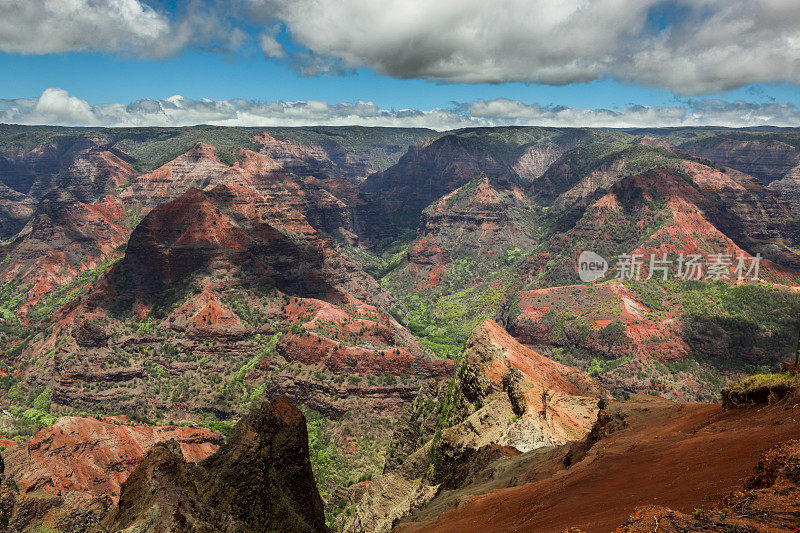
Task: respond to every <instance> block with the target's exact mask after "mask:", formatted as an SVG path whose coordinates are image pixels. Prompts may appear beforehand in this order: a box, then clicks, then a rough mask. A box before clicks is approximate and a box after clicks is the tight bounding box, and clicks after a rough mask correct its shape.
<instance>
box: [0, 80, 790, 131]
mask: <svg viewBox="0 0 800 533" xmlns="http://www.w3.org/2000/svg"><path fill="white" fill-rule="evenodd" d="M0 122H2V123H12V124H50V125H63V126H190V125H196V124H213V125H219V126H311V125H331V126H348V125H362V126H401V127H420V128H432V129H436V130H448V129H455V128H465V127H482V126H507V125H517V126H523V125H537V126H574V127H590V126H592V127H618V128H628V127H656V126H705V125H715V126H729V127H742V126H764V125H771V126H796V125H797V124H798V123H800V109H797V108H796V107H795V106H794V105H793V104H788V103H776V102H770V103H764V104H755V103H749V102H741V101H737V102H726V101H722V100H690V101H688V102H686V103H685V104H683V105H676V106H630V107H626V108H622V109H585V108H577V107H565V106H543V105H539V104H529V103H524V102H520V101H518V100H509V99H505V98H497V99H494V100H477V101H474V102H462V103H457V104H454V105H453V106H452V107H451V108H448V109H442V108H436V109H428V110H420V109H402V110H394V109H392V110H389V109H383V108H381V107H379V106H378V105H376V104H375V103H373V102H364V101H358V102H341V103H338V104H330V103H328V102H324V101H319V100H307V101H298V102H271V103H264V102H258V101H254V100H246V99H241V98H236V99H231V100H211V99H207V98H204V99H200V100H193V99H190V98H184V97H183V96H180V95H176V96H171V97H169V98H164V99H161V100H139V101H136V102H133V103H130V104H122V103H109V104H101V105H90V104H89V103H88V102H86V101H85V100H82V99H80V98H78V97H75V96H72V95H70V94H68V93H67V92H66V91H64V90H63V89H57V88H49V89H46V90H45V91H44V92H42V94H41V95H39V96H38V97H36V98H20V99H13V100H0Z"/></svg>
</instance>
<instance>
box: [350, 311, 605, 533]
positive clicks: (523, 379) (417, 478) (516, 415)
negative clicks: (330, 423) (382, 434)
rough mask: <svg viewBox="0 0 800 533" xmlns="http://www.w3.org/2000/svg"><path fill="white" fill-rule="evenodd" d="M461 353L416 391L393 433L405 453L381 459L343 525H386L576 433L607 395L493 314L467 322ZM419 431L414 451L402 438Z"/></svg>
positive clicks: (381, 528)
mask: <svg viewBox="0 0 800 533" xmlns="http://www.w3.org/2000/svg"><path fill="white" fill-rule="evenodd" d="M459 361H460V364H459V365H458V368H457V369H456V373H455V376H454V377H453V381H452V382H451V383H449V384H448V383H443V384H442V385H441V386H439V387H436V391H435V393H434V391H433V390H431V387H423V388H422V389H421V390H420V395H419V396H418V398H417V401H415V404H414V409H416V410H417V411H418V412H417V413H415V414H412V415H411V416H407V417H405V422H406V426H407V427H403V426H402V425H399V426H398V428H397V430H396V433H395V439H394V440H395V444H393V450H394V451H397V452H400V454H399V455H401V456H402V457H403V458H402V460H387V467H386V470H385V472H384V475H383V476H380V477H378V478H375V479H374V480H373V482H372V483H371V484H370V486H369V487H368V488H367V489H366V490H365V491H364V494H363V496H362V497H361V500H360V501H359V503H358V504H357V505H356V506H355V508H354V512H353V513H352V515H351V516H349V517H346V518H345V519H344V520H343V523H342V527H343V529H344V531H370V532H385V531H390V530H391V529H392V527H393V526H394V525H396V524H397V523H398V522H399V521H400V520H401V519H402V518H403V517H404V516H407V515H409V514H410V513H413V512H414V511H415V510H416V509H419V508H422V507H423V506H425V505H426V504H427V503H429V502H430V501H431V500H432V499H434V498H436V497H437V495H438V494H440V493H441V491H442V490H443V489H444V490H449V489H459V488H463V487H465V486H467V485H469V484H471V483H473V482H475V481H476V480H477V479H479V477H480V472H481V471H483V470H484V469H485V468H486V467H487V466H489V465H490V464H491V463H493V462H494V461H496V460H497V459H500V458H508V457H515V456H518V455H520V454H521V453H525V452H531V451H534V450H536V451H539V450H543V451H547V450H554V449H556V448H557V447H559V446H561V445H564V444H568V443H572V442H577V441H581V440H582V439H584V438H586V437H587V436H588V435H589V434H590V432H591V431H592V429H593V428H594V427H595V426H596V422H597V420H598V415H599V413H600V412H601V406H602V405H603V402H604V400H605V399H607V398H609V397H610V396H609V394H608V392H606V391H605V390H604V389H603V388H602V387H601V386H600V385H599V384H598V383H597V382H596V381H595V380H593V379H592V378H590V377H589V376H588V375H586V374H585V373H583V372H581V371H579V370H575V369H573V368H570V367H567V366H564V365H562V364H560V363H557V362H555V361H552V360H550V359H548V358H546V357H544V356H542V355H540V354H538V353H537V352H535V351H533V350H531V349H529V348H527V347H525V346H523V345H522V344H520V343H519V342H517V341H516V340H514V338H513V337H511V335H509V334H508V333H507V332H506V331H505V330H504V329H503V328H502V327H500V326H499V325H498V324H496V323H495V322H494V321H492V320H486V321H485V322H483V323H482V324H480V325H479V326H478V327H476V328H475V330H473V332H472V334H471V335H470V337H469V339H468V340H467V343H466V345H465V347H464V351H463V352H462V354H461V356H460V359H459ZM432 393H434V394H435V396H434V397H431V394H432ZM431 409H432V410H433V412H432V413H431V412H430V410H431ZM437 411H438V413H437ZM420 412H421V415H422V416H415V415H419V414H420ZM430 419H438V420H439V422H437V427H435V428H431V427H429V424H428V423H427V421H428V420H430ZM419 434H423V435H426V436H427V440H426V442H424V444H422V445H421V446H419V447H418V448H417V449H416V450H415V451H410V450H409V449H408V448H409V447H408V446H407V445H406V443H408V442H412V441H413V440H415V437H416V435H419ZM394 455H395V454H392V453H391V452H390V458H392V457H393V456H394Z"/></svg>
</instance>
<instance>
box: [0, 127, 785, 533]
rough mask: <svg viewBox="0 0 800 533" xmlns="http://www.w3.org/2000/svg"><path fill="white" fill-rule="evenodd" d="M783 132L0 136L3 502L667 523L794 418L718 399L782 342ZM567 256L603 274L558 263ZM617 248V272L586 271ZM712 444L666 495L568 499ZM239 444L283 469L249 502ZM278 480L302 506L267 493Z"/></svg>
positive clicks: (420, 519) (82, 517) (661, 490)
mask: <svg viewBox="0 0 800 533" xmlns="http://www.w3.org/2000/svg"><path fill="white" fill-rule="evenodd" d="M797 147H800V134H798V133H797V131H795V130H794V129H782V130H774V131H773V130H771V129H768V128H767V129H763V128H752V129H741V130H728V129H723V128H717V129H715V128H702V129H692V128H675V129H622V130H620V129H599V128H598V129H592V128H540V127H508V128H468V129H463V130H455V131H445V132H434V131H432V130H421V129H401V128H374V129H370V128H359V127H341V128H335V127H308V128H222V127H211V126H197V127H191V128H159V129H148V128H141V129H135V128H132V129H103V128H89V129H77V128H76V129H70V128H47V127H42V128H25V127H22V126H0V238H2V239H3V240H2V241H0V353H1V354H2V357H1V358H0V397H1V398H2V399H1V400H0V401H1V402H2V407H3V408H4V409H6V411H5V414H4V415H3V417H5V422H3V424H0V433H2V435H3V439H4V440H3V441H2V442H3V443H5V444H3V446H5V450H4V451H3V453H2V457H3V460H4V465H5V468H4V478H3V482H2V491H0V507H2V510H3V513H4V516H5V517H6V518H7V519H8V520H10V522H8V524H11V526H10V527H13V528H15V529H17V530H34V529H35V528H36V527H53V528H56V529H59V528H60V529H65V530H68V529H69V528H70V527H77V526H76V524H92V525H93V526H92V527H95V526H94V525H96V524H97V523H100V524H102V527H110V528H118V529H125V528H134V529H136V528H139V529H141V530H147V531H149V530H158V529H159V528H161V529H164V528H167V529H169V528H180V527H194V528H195V529H196V530H203V528H206V529H208V528H213V524H225V526H224V527H225V528H227V529H226V530H230V531H239V530H253V529H252V528H254V527H262V528H267V529H268V528H270V527H272V528H279V527H284V526H281V525H280V524H288V523H290V522H291V521H290V522H285V520H288V519H287V518H286V517H287V516H293V517H296V516H299V515H298V512H299V511H297V509H299V508H303V509H305V510H313V513H311V514H309V515H304V514H302V513H300V515H302V519H298V521H297V522H296V523H294V522H292V524H293V525H291V526H285V527H289V528H290V529H292V528H294V529H293V530H298V531H300V530H309V531H320V530H324V528H331V529H334V530H341V531H389V530H391V529H392V528H399V530H400V531H422V530H429V529H427V528H430V530H442V531H449V530H454V529H455V528H461V529H466V530H475V531H492V530H498V531H500V530H502V531H511V530H513V527H518V528H521V529H519V530H536V531H540V530H541V531H545V530H547V531H549V530H552V531H563V530H566V529H568V528H569V527H575V528H579V529H581V530H586V531H608V530H611V529H613V528H615V527H617V526H620V524H623V523H625V521H626V520H627V519H628V515H629V514H630V513H633V512H634V507H636V506H637V505H643V503H642V502H648V503H652V502H651V499H652V497H653V496H651V494H655V495H656V497H657V500H658V501H657V502H656V503H657V504H658V505H659V506H660V507H658V509H655V508H642V509H639V510H638V511H636V512H638V513H640V515H641V516H647V517H648V518H647V520H650V521H652V520H656V519H659V520H660V518H659V517H662V516H667V515H669V513H673V514H672V515H669V516H673V515H674V517H675V519H674V521H675V523H679V524H682V523H684V522H685V521H687V520H691V519H692V518H691V517H688V516H684V515H687V513H690V512H691V511H692V509H691V508H689V507H688V506H689V505H692V504H693V503H692V502H698V503H697V505H702V506H703V507H704V508H705V507H708V506H709V505H711V503H713V502H712V500H714V498H720V497H722V496H724V495H725V494H727V492H730V491H732V490H734V489H735V488H736V487H740V486H741V483H738V482H739V481H740V480H741V479H740V478H742V477H743V476H745V475H746V474H747V473H748V472H750V471H751V470H752V469H753V468H754V467H755V466H754V465H755V463H756V461H757V459H758V457H759V455H760V454H762V453H768V450H769V449H770V448H771V447H773V446H779V445H781V444H782V443H784V442H788V441H789V440H791V439H793V438H797V437H798V436H800V435H798V434H797V432H796V430H797V421H796V416H795V412H794V411H793V410H792V409H793V407H791V405H789V403H787V402H786V401H783V400H782V401H781V402H777V403H776V402H769V403H767V404H761V405H762V407H748V406H745V407H741V408H740V407H736V408H734V407H732V406H728V407H726V408H723V407H721V406H720V405H719V402H720V401H721V397H720V390H721V389H723V387H724V386H725V384H726V383H727V382H731V381H736V380H738V379H741V378H743V377H745V376H747V375H749V374H754V373H763V372H767V371H769V370H772V369H777V366H778V364H779V363H780V362H781V361H784V360H787V359H789V358H790V357H792V356H793V354H794V351H795V349H796V344H797V333H796V332H797V328H798V327H800V323H798V319H797V317H798V316H800V289H799V287H800V252H798V250H800V221H799V220H798V218H797V213H798V209H800V208H799V207H798V205H797V198H798V196H797V187H796V185H797V183H796V181H797V180H796V177H797V175H798V174H797V167H798V165H800V155H798V154H800V152H798V150H800V148H797ZM584 250H592V251H594V252H595V253H596V254H599V255H600V256H602V257H603V258H604V259H606V260H607V261H608V263H609V267H611V268H610V270H609V272H608V273H607V274H606V275H605V276H604V277H601V278H600V279H598V280H596V281H592V282H584V281H581V280H580V279H579V276H578V268H577V261H578V257H579V255H580V253H581V252H582V251H584ZM632 256H636V257H641V258H642V264H641V265H640V266H641V268H640V270H639V273H640V274H641V276H632V275H628V276H626V275H624V273H622V274H621V273H620V271H619V269H618V268H616V269H615V268H613V267H614V266H615V265H614V263H615V262H618V261H615V259H616V260H618V259H619V258H622V257H628V258H630V257H632ZM651 256H652V257H657V258H662V260H663V261H665V262H667V263H668V264H669V265H670V269H669V270H668V271H667V272H666V274H664V276H663V277H662V276H661V275H656V274H657V273H658V271H656V270H654V268H653V264H651V263H650V257H651ZM688 257H694V258H695V261H698V262H700V263H702V264H703V265H704V268H706V270H703V271H702V272H701V273H700V275H699V276H697V278H696V279H687V278H686V277H681V276H679V275H678V274H679V272H678V271H677V268H678V267H677V265H678V260H679V258H680V261H684V260H685V258H688ZM715 261H718V262H720V261H725V264H724V265H723V266H725V267H727V268H726V269H723V270H721V271H720V272H719V276H713V275H712V274H711V272H712V271H711V270H708V269H710V268H711V266H710V265H712V263H714V262H715ZM737 262H741V263H742V264H745V263H746V264H747V265H753V264H755V263H758V267H759V268H758V271H757V273H756V274H754V273H753V272H750V275H748V276H744V275H738V274H737V273H736V272H735V270H734V267H736V265H737ZM265 400H267V403H264V401H265ZM270 400H271V401H272V403H269V401H270ZM675 402H677V403H675ZM698 402H699V403H698ZM295 406H297V407H295ZM248 413H250V414H248ZM781 417H783V419H785V420H786V422H785V423H781V424H777V423H776V424H774V427H773V425H771V424H772V422H771V421H774V420H778V419H781ZM0 418H2V417H0ZM266 421H268V422H266ZM237 423H238V425H237ZM271 425H276V427H279V428H281V429H280V430H276V431H277V433H274V434H273V433H270V432H271V431H272V429H270V427H271ZM268 426H269V427H268ZM237 428H238V429H237ZM748 428H749V429H752V431H753V432H755V433H754V434H757V435H758V439H760V440H759V443H758V446H751V447H748V446H747V442H748V441H747V437H746V433H747V430H748ZM276 438H277V439H279V440H282V439H284V438H286V439H288V444H287V445H286V446H285V447H280V446H278V448H275V447H274V446H277V445H276V444H275V443H274V440H275V439H276ZM270 443H271V444H270ZM659 443H668V444H667V446H666V448H667V449H666V451H662V450H660V449H659V446H658V445H659ZM714 446H726V447H728V448H729V449H728V452H726V454H723V455H721V457H720V459H719V461H716V462H712V463H710V466H709V469H710V470H708V472H712V473H713V474H703V473H702V472H698V473H697V474H696V475H695V477H693V478H691V479H690V480H689V481H687V488H686V490H684V489H682V488H680V489H679V488H677V487H673V488H670V487H671V486H670V487H664V486H661V485H659V486H658V487H657V490H656V489H653V490H655V492H648V490H649V489H648V488H647V487H644V486H642V487H637V488H636V490H635V491H632V492H631V495H630V496H628V497H627V499H625V498H620V499H619V500H618V501H617V500H615V501H614V503H613V504H609V505H607V506H603V505H601V504H600V503H599V502H593V500H591V499H590V498H588V497H586V498H585V499H584V500H581V501H578V500H580V498H581V497H580V495H582V494H584V493H585V490H583V489H582V488H581V487H584V486H587V485H591V486H601V485H602V483H606V484H607V486H606V485H603V486H604V487H606V488H605V489H603V490H604V491H605V492H607V493H613V492H614V491H615V490H616V489H615V487H616V485H614V483H620V482H621V481H620V477H619V476H617V477H615V476H611V475H609V474H608V473H609V472H611V471H613V470H617V469H621V468H622V467H621V466H620V465H625V466H626V468H630V469H631V470H630V472H631V474H630V475H633V476H643V475H644V474H643V473H645V472H647V471H648V470H647V468H649V467H648V466H647V465H648V464H650V463H648V461H652V465H654V466H652V468H653V470H652V472H662V474H660V475H664V476H671V475H676V476H677V472H679V471H680V469H681V468H683V467H684V465H685V464H687V463H686V462H684V463H681V462H680V461H679V457H700V456H701V455H702V454H705V453H712V450H713V447H714ZM786 446H789V445H786ZM266 449H269V450H272V451H270V452H269V453H270V454H271V455H270V456H271V457H273V459H275V457H277V456H276V455H275V454H276V453H277V454H278V455H281V456H285V459H286V460H285V461H283V462H282V461H279V460H277V459H275V461H274V465H273V466H269V467H268V470H269V472H272V473H271V474H270V476H268V477H269V480H270V481H268V482H265V483H262V484H258V485H257V488H255V487H254V488H253V489H252V490H253V491H252V492H251V493H247V489H246V488H245V487H242V486H239V485H238V484H236V483H234V484H233V485H232V487H233V488H230V487H229V488H225V487H223V486H222V485H220V484H219V483H218V482H217V481H215V479H216V478H215V476H216V475H220V476H223V475H224V476H231V479H233V477H235V476H238V475H241V471H240V470H237V468H236V467H235V465H234V463H235V461H237V460H239V459H241V460H243V461H245V460H247V461H250V460H252V461H255V459H254V458H253V457H250V456H248V455H247V454H248V453H256V454H258V453H262V451H263V450H266ZM673 449H674V453H672V450H673ZM65 450H74V452H68V453H65ZM259 450H261V451H259ZM276 450H278V451H276ZM679 450H685V451H686V453H685V454H684V455H680V454H679V453H678V451H679ZM782 450H783V451H780V452H774V453H773V455H772V456H769V457H772V459H770V460H778V459H775V458H776V457H778V458H781V459H780V461H784V462H785V461H789V462H791V459H787V457H791V456H792V454H793V453H795V452H794V451H793V450H794V448H791V447H789V448H785V449H783V448H782ZM787 450H788V451H787ZM264 453H266V452H264ZM787 454H788V455H787ZM248 457H250V458H249V459H248ZM765 457H766V456H765ZM614 458H617V459H614ZM615 461H618V462H615ZM687 461H688V460H687ZM726 461H727V462H732V463H735V468H733V467H731V468H729V469H726V468H727V467H724V465H723V463H725V462H726ZM726 464H727V463H726ZM265 468H267V467H265ZM765 468H766V467H765ZM637 469H638V470H637ZM659 469H662V470H659ZM170 472H175V473H177V474H176V475H177V477H176V478H175V479H173V478H171V476H170V474H169V473H170ZM276 472H281V474H275V473H276ZM287 472H291V474H290V475H293V476H296V477H298V479H302V480H304V481H303V484H302V487H301V488H299V489H298V491H297V492H294V493H292V496H291V498H290V500H291V502H296V503H297V504H298V505H300V507H294V505H295V503H291V502H289V507H288V508H284V507H281V505H282V504H278V503H276V501H275V500H274V494H275V493H276V492H277V493H286V491H288V490H289V489H288V488H287V487H285V486H282V485H281V484H280V483H277V484H275V483H273V482H272V481H271V480H273V478H272V477H271V476H273V474H274V475H286V473H287ZM706 475H707V476H708V477H704V476H706ZM712 475H713V476H716V478H715V479H716V481H717V482H716V484H713V483H712V481H713V480H712V478H711V476H712ZM784 481H785V482H787V483H791V482H792V481H791V479H789V480H788V481H786V480H784ZM259 483H260V482H259ZM559 483H563V484H566V485H568V486H570V487H573V489H570V491H571V492H570V493H571V494H574V495H575V496H574V498H573V499H570V498H564V497H563V494H561V493H560V492H559V491H561V490H562V489H560V488H558V487H560V486H561V485H559ZM737 483H738V484H737ZM598 484H600V485H598ZM762 484H763V483H762ZM712 485H713V486H712ZM188 486H192V487H195V488H194V489H191V490H190V489H187V488H186V487H188ZM747 486H748V487H751V488H749V489H746V490H756V489H753V488H752V487H755V486H756V484H755V482H753V483H751V484H749V485H747ZM759 486H760V485H759ZM771 486H772V485H770V487H771ZM770 487H767V486H766V485H765V486H764V490H768V489H769V488H770ZM598 490H599V489H598ZM759 490H760V489H759ZM193 491H197V492H193ZM219 491H221V492H219ZM226 491H228V492H226ZM231 491H233V492H231ZM234 492H237V493H238V492H241V493H243V494H244V493H247V494H248V496H247V498H250V499H252V500H253V501H258V502H261V503H260V504H259V505H261V504H263V505H264V506H265V508H269V509H272V510H271V511H269V512H270V513H272V514H271V515H270V516H274V517H275V518H274V520H275V522H274V523H273V522H269V523H261V524H258V525H256V523H255V522H254V521H253V517H252V515H250V514H248V513H250V512H251V511H252V510H251V511H248V510H246V509H243V508H241V507H237V505H238V504H237V503H236V496H235V495H234ZM223 493H224V495H223V496H224V497H223V496H220V498H221V501H223V500H224V502H227V503H224V504H219V502H218V501H217V500H214V501H212V500H211V499H209V498H210V496H208V495H209V494H223ZM559 498H560V499H561V501H563V503H561V504H558V505H553V506H545V507H547V508H546V509H545V508H544V507H541V506H540V507H535V508H534V507H531V506H530V505H528V502H531V501H534V500H535V501H551V500H552V501H555V500H556V499H559ZM648 498H651V499H648ZM714 501H716V500H714ZM576 502H577V503H576ZM719 509H722V507H720V508H719ZM709 512H712V511H709ZM713 512H721V511H718V510H717V511H713ZM576 513H578V514H581V515H582V516H585V519H584V520H582V521H581V520H574V521H573V520H572V519H573V517H574V516H575V514H576ZM681 513H682V514H681ZM709 516H710V515H709ZM714 516H716V515H714ZM718 518H719V517H718ZM715 519H717V518H715ZM282 520H284V522H281V521H282ZM720 520H721V519H720ZM681 521H684V522H681ZM665 523H666V522H665ZM685 523H687V524H688V523H689V522H685ZM186 524H193V525H192V526H187V525H186ZM270 524H272V525H270ZM86 527H89V526H88V525H87V526H86ZM97 527H101V526H97ZM620 527H627V528H629V529H624V530H625V531H635V529H630V528H634V527H636V526H635V524H634V522H630V523H628V524H627V525H625V526H620ZM665 527H666V526H665ZM675 527H679V526H675ZM680 527H682V526H680ZM687 527H688V526H687ZM509 528H511V529H509ZM526 528H527V529H526ZM531 528H532V529H531ZM559 528H560V529H559ZM137 530H138V529H137ZM208 530H210V529H208ZM670 531H671V530H670Z"/></svg>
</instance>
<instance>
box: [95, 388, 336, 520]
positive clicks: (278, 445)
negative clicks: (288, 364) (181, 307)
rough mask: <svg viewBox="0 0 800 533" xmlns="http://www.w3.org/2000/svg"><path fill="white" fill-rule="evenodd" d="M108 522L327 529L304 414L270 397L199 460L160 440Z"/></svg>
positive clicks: (283, 400)
mask: <svg viewBox="0 0 800 533" xmlns="http://www.w3.org/2000/svg"><path fill="white" fill-rule="evenodd" d="M104 523H105V527H106V528H107V529H108V530H111V531H119V530H121V529H126V528H131V530H133V529H136V530H146V531H164V530H166V531H169V530H179V531H184V530H192V531H230V532H233V531H314V532H319V531H328V529H327V527H326V526H325V515H324V510H323V504H322V499H321V498H320V496H319V493H318V491H317V488H316V485H315V482H314V474H313V472H312V470H311V461H310V459H309V455H308V433H307V429H306V421H305V417H304V416H303V414H302V413H301V412H300V411H299V410H298V409H297V408H296V407H294V406H293V405H292V404H291V403H290V402H289V401H288V400H287V399H286V398H284V397H279V398H276V399H275V400H273V401H271V402H265V403H264V404H263V405H262V406H261V407H260V408H256V409H254V410H253V411H251V412H250V414H248V415H247V416H246V417H245V418H244V419H242V420H241V421H240V422H239V423H238V424H237V425H236V427H235V428H234V429H233V433H232V434H231V437H230V439H229V441H228V442H227V443H226V444H224V445H223V446H222V447H221V448H220V449H219V451H218V452H217V453H216V454H214V455H213V456H211V457H209V458H208V459H206V460H204V461H202V462H200V463H198V464H190V463H187V462H186V460H185V459H184V458H183V457H182V454H181V451H180V449H179V448H178V446H177V445H176V444H175V443H174V442H169V443H166V444H162V445H159V446H156V447H155V448H154V449H153V450H152V451H151V452H150V453H148V454H147V456H146V457H145V459H144V460H143V461H142V463H141V464H140V465H139V467H138V468H137V469H136V470H135V471H134V472H133V473H132V474H131V475H130V477H129V478H128V479H127V481H126V482H125V483H124V484H123V486H122V494H121V496H120V501H119V506H118V507H117V508H116V509H114V510H113V511H112V512H111V513H110V514H109V516H107V517H106V519H105V520H104Z"/></svg>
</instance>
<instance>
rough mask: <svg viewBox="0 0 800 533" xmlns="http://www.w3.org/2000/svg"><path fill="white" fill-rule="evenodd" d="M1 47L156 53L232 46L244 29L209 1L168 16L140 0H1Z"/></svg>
mask: <svg viewBox="0 0 800 533" xmlns="http://www.w3.org/2000/svg"><path fill="white" fill-rule="evenodd" d="M0 13H2V14H3V16H2V17H0V51H3V52H10V53H22V54H49V53H60V52H74V51H89V52H111V53H117V52H119V53H129V54H135V55H138V56H142V57H148V58H158V57H164V56H167V55H171V54H174V53H177V52H179V51H181V50H183V49H185V48H186V47H187V46H190V45H198V46H208V45H213V46H217V47H221V48H223V49H226V50H228V49H231V48H233V47H236V46H237V45H238V44H240V43H241V41H242V39H243V38H244V33H243V32H242V31H241V30H239V29H235V28H232V27H230V23H229V22H228V21H226V20H225V18H224V17H221V16H219V14H218V13H217V11H216V9H215V8H214V7H213V6H212V5H211V4H207V3H203V2H200V1H195V2H191V3H189V4H187V6H186V7H185V8H184V9H182V10H181V11H180V13H179V14H178V16H177V17H168V16H167V15H166V14H164V13H162V12H159V11H156V10H155V9H153V8H152V7H151V6H150V5H148V4H147V3H145V2H143V1H141V0H0Z"/></svg>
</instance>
